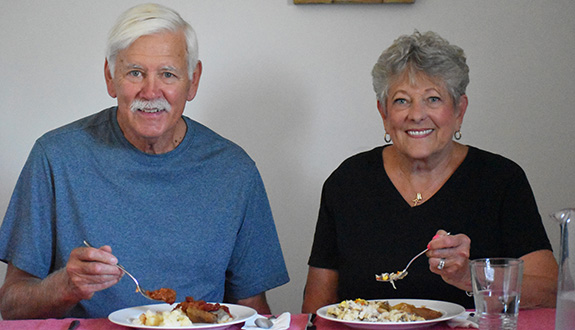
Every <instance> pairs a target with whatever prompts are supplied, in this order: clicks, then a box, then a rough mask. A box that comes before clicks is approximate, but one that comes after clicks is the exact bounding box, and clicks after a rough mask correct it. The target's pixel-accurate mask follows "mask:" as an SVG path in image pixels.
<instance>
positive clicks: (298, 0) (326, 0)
mask: <svg viewBox="0 0 575 330" xmlns="http://www.w3.org/2000/svg"><path fill="white" fill-rule="evenodd" d="M414 2H415V0H293V3H295V4H296V5H298V4H299V5H304V4H316V3H323V4H334V3H414Z"/></svg>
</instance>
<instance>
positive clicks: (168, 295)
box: [146, 288, 176, 305]
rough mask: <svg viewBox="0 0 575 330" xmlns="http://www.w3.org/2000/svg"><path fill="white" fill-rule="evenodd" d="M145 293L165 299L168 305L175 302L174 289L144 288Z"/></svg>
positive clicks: (157, 298)
mask: <svg viewBox="0 0 575 330" xmlns="http://www.w3.org/2000/svg"><path fill="white" fill-rule="evenodd" d="M146 294H147V295H148V296H150V298H152V299H155V300H161V301H165V302H166V303H168V304H170V305H171V304H173V303H175V302H176V291H174V290H172V289H168V288H161V289H159V290H154V291H150V290H146Z"/></svg>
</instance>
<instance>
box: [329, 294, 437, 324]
mask: <svg viewBox="0 0 575 330" xmlns="http://www.w3.org/2000/svg"><path fill="white" fill-rule="evenodd" d="M326 314H327V315H328V316H331V317H334V318H336V319H339V320H344V321H364V322H414V321H426V320H433V319H436V318H439V317H441V316H442V315H443V314H442V313H441V312H439V311H436V310H432V309H429V308H427V307H425V306H420V307H416V306H414V305H410V304H407V303H400V304H397V305H394V306H391V305H390V304H389V302H388V301H383V300H372V301H367V300H364V299H356V300H344V301H342V302H341V303H339V304H338V305H336V306H334V307H329V308H328V309H327V312H326Z"/></svg>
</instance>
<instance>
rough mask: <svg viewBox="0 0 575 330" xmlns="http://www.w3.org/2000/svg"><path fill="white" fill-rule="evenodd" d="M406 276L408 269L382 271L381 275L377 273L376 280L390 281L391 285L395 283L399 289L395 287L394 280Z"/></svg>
mask: <svg viewBox="0 0 575 330" xmlns="http://www.w3.org/2000/svg"><path fill="white" fill-rule="evenodd" d="M406 276H407V270H404V271H401V270H399V271H397V272H395V273H382V274H381V275H377V274H376V275H375V280H376V281H380V282H390V283H391V285H393V288H394V289H397V288H396V287H395V283H394V281H397V280H401V279H403V278H404V277H406Z"/></svg>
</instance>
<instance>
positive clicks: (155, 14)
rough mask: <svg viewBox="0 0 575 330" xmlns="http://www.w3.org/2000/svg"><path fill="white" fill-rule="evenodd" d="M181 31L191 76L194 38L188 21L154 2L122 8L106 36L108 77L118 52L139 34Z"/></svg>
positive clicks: (195, 54) (195, 50) (195, 59)
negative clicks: (183, 35)
mask: <svg viewBox="0 0 575 330" xmlns="http://www.w3.org/2000/svg"><path fill="white" fill-rule="evenodd" d="M166 31H168V32H179V31H183V32H184V34H185V36H186V46H187V50H188V76H189V78H190V79H192V77H193V74H194V69H195V68H196V64H197V63H198V39H197V37H196V32H195V31H194V29H193V28H192V26H191V25H190V24H188V22H186V21H185V20H184V19H182V17H181V16H180V15H179V14H178V13H177V12H175V11H174V10H172V9H170V8H167V7H164V6H162V5H158V4H155V3H148V4H142V5H138V6H135V7H132V8H130V9H128V10H126V11H125V12H124V13H122V15H120V17H118V20H117V21H116V24H115V25H114V26H113V27H112V30H111V31H110V34H109V36H108V47H107V51H106V59H107V60H108V65H109V67H110V72H111V74H112V77H113V76H114V68H115V66H116V57H117V56H118V53H119V52H120V51H121V50H123V49H126V48H128V47H130V45H131V44H132V43H133V42H134V41H136V39H138V38H139V37H142V36H145V35H150V34H155V33H161V32H166Z"/></svg>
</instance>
